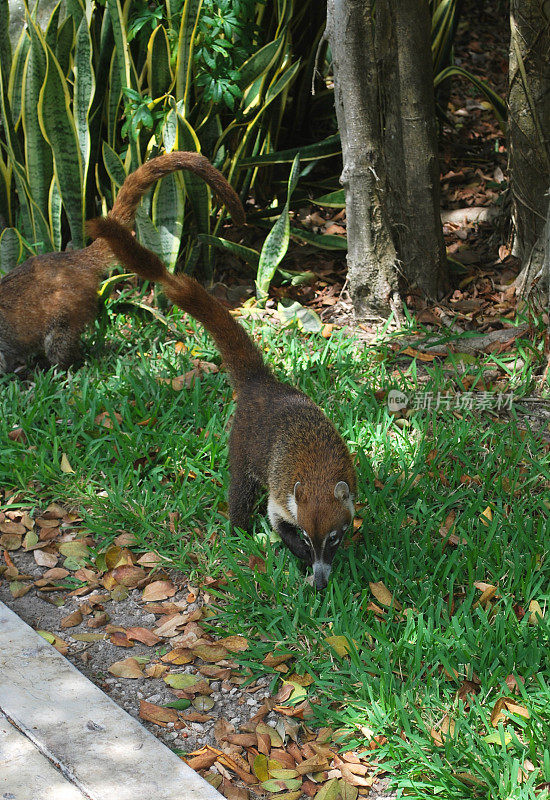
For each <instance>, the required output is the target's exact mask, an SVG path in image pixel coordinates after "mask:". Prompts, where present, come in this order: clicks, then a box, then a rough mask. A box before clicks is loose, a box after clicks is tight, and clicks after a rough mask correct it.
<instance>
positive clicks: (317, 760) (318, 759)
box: [296, 753, 330, 775]
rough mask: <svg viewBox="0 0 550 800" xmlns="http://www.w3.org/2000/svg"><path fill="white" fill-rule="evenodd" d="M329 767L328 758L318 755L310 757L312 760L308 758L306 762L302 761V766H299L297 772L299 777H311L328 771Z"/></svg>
mask: <svg viewBox="0 0 550 800" xmlns="http://www.w3.org/2000/svg"><path fill="white" fill-rule="evenodd" d="M329 766H330V765H329V763H328V760H327V759H326V757H325V756H322V755H319V754H318V753H317V754H315V755H314V756H310V758H306V759H305V761H302V762H301V763H300V764H297V765H296V771H297V773H298V775H309V774H311V773H314V772H322V771H323V770H325V769H328V768H329Z"/></svg>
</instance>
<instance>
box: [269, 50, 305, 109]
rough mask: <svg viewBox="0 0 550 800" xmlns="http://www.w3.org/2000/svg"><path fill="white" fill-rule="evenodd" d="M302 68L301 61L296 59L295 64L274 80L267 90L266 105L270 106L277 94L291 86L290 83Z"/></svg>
mask: <svg viewBox="0 0 550 800" xmlns="http://www.w3.org/2000/svg"><path fill="white" fill-rule="evenodd" d="M299 69H300V61H299V60H298V61H296V63H295V64H292V66H290V67H289V68H288V69H286V70H285V71H284V72H283V74H282V75H281V76H280V77H279V78H277V80H275V81H273V83H272V84H271V86H269V87H268V89H267V92H266V93H265V105H266V106H268V105H269V104H270V103H271V102H272V101H273V100H275V98H276V97H277V95H279V94H280V93H281V92H282V91H283V90H284V89H287V88H288V86H290V83H291V82H292V81H293V80H294V78H295V77H296V73H297V72H298V70H299Z"/></svg>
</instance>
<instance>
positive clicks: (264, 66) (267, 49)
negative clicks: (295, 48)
mask: <svg viewBox="0 0 550 800" xmlns="http://www.w3.org/2000/svg"><path fill="white" fill-rule="evenodd" d="M282 43H283V36H279V38H278V39H275V41H273V42H269V44H266V45H264V47H262V48H260V50H258V51H257V52H256V53H254V55H252V56H250V58H249V59H248V60H247V61H245V62H244V64H243V65H242V67H240V68H239V73H240V76H241V77H240V81H239V82H240V84H241V86H242V87H243V88H246V87H248V86H250V84H251V83H253V82H254V81H255V80H256V79H257V78H260V77H262V76H264V75H265V74H266V73H267V71H268V70H269V68H270V67H271V66H272V65H273V64H274V62H275V59H276V58H277V54H278V52H279V50H280V48H281V45H282Z"/></svg>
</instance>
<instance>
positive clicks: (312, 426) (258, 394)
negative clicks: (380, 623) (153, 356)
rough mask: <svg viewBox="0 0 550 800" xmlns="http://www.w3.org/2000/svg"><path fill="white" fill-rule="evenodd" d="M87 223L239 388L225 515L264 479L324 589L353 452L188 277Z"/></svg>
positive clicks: (345, 513) (273, 516) (120, 235)
mask: <svg viewBox="0 0 550 800" xmlns="http://www.w3.org/2000/svg"><path fill="white" fill-rule="evenodd" d="M89 231H90V233H91V235H92V236H94V237H103V238H105V239H106V240H107V241H108V242H109V245H110V246H111V247H112V249H113V251H114V253H115V255H116V256H117V258H118V259H119V260H120V261H121V263H122V264H124V266H125V267H126V268H128V269H131V270H133V271H134V272H137V273H138V274H139V275H141V276H142V277H143V278H146V279H147V280H152V281H160V282H161V283H162V284H163V286H164V289H165V292H166V294H167V295H168V297H169V298H170V300H172V302H173V303H175V304H176V305H178V306H179V307H180V308H182V309H183V310H184V311H187V312H188V313H189V314H191V315H192V316H193V317H195V318H196V319H197V320H199V322H201V323H202V324H203V325H204V327H205V328H206V330H207V331H208V332H209V333H210V335H211V336H212V338H213V339H214V341H215V343H216V346H217V347H218V349H219V350H220V353H221V355H222V358H223V360H224V362H225V365H226V367H227V369H228V371H229V374H230V377H231V381H232V383H233V385H234V387H235V390H236V394H237V408H236V412H235V417H234V421H233V428H232V431H231V438H230V445H229V449H230V452H229V455H230V468H231V484H230V488H229V514H230V518H231V522H232V523H233V524H234V525H236V526H238V527H240V528H243V529H248V527H249V525H250V516H251V513H252V508H253V505H254V501H255V498H256V494H257V491H258V489H259V488H260V487H261V486H264V487H267V489H268V491H269V506H268V512H269V517H270V520H271V522H272V524H273V525H274V527H275V528H276V530H277V531H278V533H279V534H280V536H281V538H282V539H283V541H284V542H285V544H286V545H287V546H288V547H289V549H290V550H291V551H292V552H293V553H294V554H295V555H297V556H298V557H300V558H302V559H303V560H304V561H305V562H306V563H310V564H311V563H313V564H314V576H315V582H316V584H317V586H318V587H319V588H323V587H324V586H325V585H326V582H327V578H328V574H329V572H330V564H331V562H332V559H333V557H334V552H335V550H336V548H337V546H338V544H339V543H340V540H341V538H342V535H343V532H344V530H345V529H346V528H347V527H348V526H349V525H350V524H351V522H352V519H353V496H354V494H355V488H356V485H355V482H356V478H355V470H354V468H353V464H352V461H351V457H350V454H349V452H348V449H347V447H346V445H345V443H344V441H343V439H342V438H341V436H340V435H339V434H338V433H337V431H336V429H335V428H334V425H333V424H332V423H331V422H330V421H329V420H328V419H327V417H326V416H325V415H324V414H323V412H322V411H321V409H320V408H319V407H318V406H317V405H315V403H314V402H313V401H312V400H311V399H310V398H309V397H307V396H306V395H305V394H303V393H302V392H300V391H298V390H297V389H294V388H293V387H292V386H288V385H287V384H285V383H281V382H280V381H277V380H276V379H275V378H274V377H273V375H272V374H271V372H270V370H269V369H268V368H267V366H266V365H265V363H264V361H263V359H262V356H261V354H260V351H259V350H258V349H257V347H256V346H255V345H254V343H253V342H252V341H251V339H250V338H249V336H248V335H247V333H246V332H245V330H244V329H243V328H242V326H241V325H239V324H238V323H237V322H236V321H235V319H234V318H233V317H232V316H231V314H230V313H229V312H228V311H227V309H225V308H224V307H223V306H222V305H221V304H220V303H218V301H217V300H215V299H214V298H213V297H211V296H210V295H209V294H208V293H207V292H206V291H205V289H204V288H203V287H202V286H201V285H200V284H199V283H197V282H196V281H195V280H193V278H189V277H188V276H186V275H176V276H174V275H170V274H169V273H168V272H167V271H166V269H165V267H164V265H163V264H162V262H161V261H160V259H159V258H157V256H156V255H155V254H154V253H151V252H150V251H149V250H147V249H146V248H145V247H142V246H141V245H140V244H139V243H138V242H137V241H136V240H135V238H134V237H133V236H132V235H131V234H130V233H129V231H128V230H127V229H125V228H123V227H121V226H120V225H118V224H117V223H116V222H115V221H113V220H110V219H108V218H106V219H98V220H94V221H93V222H91V223H89ZM299 531H301V532H302V533H301V534H300V533H299ZM304 532H305V533H306V534H307V536H304V535H303V534H304ZM334 532H337V535H336V536H335V535H334ZM331 534H332V535H333V537H334V542H335V544H334V545H333V544H331V543H330V541H331V540H330V536H331Z"/></svg>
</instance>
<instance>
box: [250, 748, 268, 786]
mask: <svg viewBox="0 0 550 800" xmlns="http://www.w3.org/2000/svg"><path fill="white" fill-rule="evenodd" d="M252 768H253V770H254V775H255V776H256V777H257V778H258V780H259V781H260V783H262V782H263V781H267V780H268V778H269V769H268V761H267V756H265V755H264V754H263V753H259V754H258V755H257V756H256V757H255V758H254V761H253V764H252Z"/></svg>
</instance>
